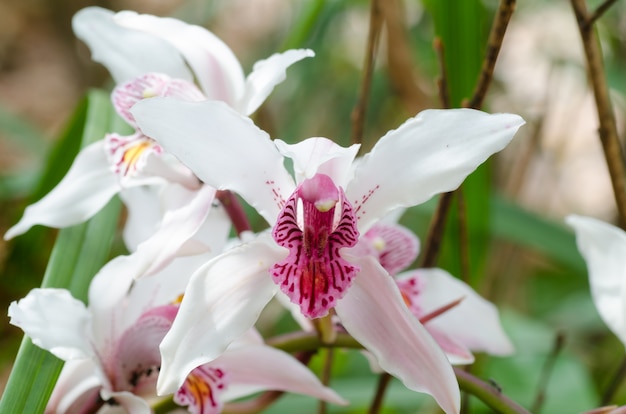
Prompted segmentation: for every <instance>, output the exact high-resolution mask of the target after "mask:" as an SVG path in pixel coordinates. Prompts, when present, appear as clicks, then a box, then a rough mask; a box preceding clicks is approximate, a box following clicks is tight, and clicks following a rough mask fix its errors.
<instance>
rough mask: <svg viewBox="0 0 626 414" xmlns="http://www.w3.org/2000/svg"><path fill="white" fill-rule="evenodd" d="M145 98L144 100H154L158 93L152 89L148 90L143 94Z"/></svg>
mask: <svg viewBox="0 0 626 414" xmlns="http://www.w3.org/2000/svg"><path fill="white" fill-rule="evenodd" d="M141 95H142V96H143V98H144V99H146V98H154V97H155V96H157V95H158V94H157V91H155V90H154V89H152V88H146V89H144V90H143V93H142V94H141Z"/></svg>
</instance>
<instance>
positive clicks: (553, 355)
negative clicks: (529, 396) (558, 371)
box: [531, 332, 565, 414]
mask: <svg viewBox="0 0 626 414" xmlns="http://www.w3.org/2000/svg"><path fill="white" fill-rule="evenodd" d="M564 345H565V334H564V333H563V332H558V333H557V335H556V337H555V338H554V345H553V347H552V351H551V352H550V355H548V357H547V358H546V362H545V363H544V365H543V369H542V370H541V377H540V378H539V383H538V384H537V394H536V396H535V402H534V403H533V407H532V409H531V411H532V412H533V413H535V414H539V412H540V411H541V407H542V406H543V403H544V401H545V398H546V389H547V388H548V383H549V382H550V376H551V375H552V372H553V371H554V365H555V363H556V360H557V358H558V356H559V354H560V353H561V351H562V350H563V346H564Z"/></svg>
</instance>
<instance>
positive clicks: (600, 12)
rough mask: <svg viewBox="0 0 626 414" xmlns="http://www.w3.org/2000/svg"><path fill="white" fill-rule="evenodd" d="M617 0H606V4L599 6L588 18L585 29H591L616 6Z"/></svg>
mask: <svg viewBox="0 0 626 414" xmlns="http://www.w3.org/2000/svg"><path fill="white" fill-rule="evenodd" d="M616 2H617V0H605V1H604V3H602V4H601V5H599V6H598V7H597V8H596V9H595V11H594V12H593V13H592V14H591V16H589V17H588V18H587V21H586V22H585V28H587V27H591V25H593V24H594V23H595V21H596V20H598V19H599V18H600V17H602V15H603V14H604V13H605V12H606V11H607V10H608V9H609V8H611V6H612V5H613V4H615V3H616Z"/></svg>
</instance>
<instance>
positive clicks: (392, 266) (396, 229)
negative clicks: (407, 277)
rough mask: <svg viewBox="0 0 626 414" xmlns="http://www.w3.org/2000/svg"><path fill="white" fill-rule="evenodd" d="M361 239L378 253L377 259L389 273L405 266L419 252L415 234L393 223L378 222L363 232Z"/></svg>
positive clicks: (396, 271) (391, 273)
mask: <svg viewBox="0 0 626 414" xmlns="http://www.w3.org/2000/svg"><path fill="white" fill-rule="evenodd" d="M363 239H365V240H366V241H368V242H369V243H371V245H372V246H373V248H374V250H375V251H376V252H377V253H378V261H379V262H380V264H381V265H382V267H384V268H385V270H386V271H387V273H389V274H390V275H395V274H397V273H398V272H399V271H401V270H402V269H405V268H407V267H408V266H409V265H410V264H411V263H413V261H414V260H415V259H416V258H417V254H418V253H419V239H418V238H417V236H416V235H415V234H413V232H412V231H410V230H409V229H407V228H406V227H403V226H400V225H398V224H395V223H382V222H379V223H377V224H376V225H374V226H373V227H372V228H371V229H369V231H368V232H367V233H365V235H364V236H363ZM363 239H362V240H361V242H363V241H364V240H363Z"/></svg>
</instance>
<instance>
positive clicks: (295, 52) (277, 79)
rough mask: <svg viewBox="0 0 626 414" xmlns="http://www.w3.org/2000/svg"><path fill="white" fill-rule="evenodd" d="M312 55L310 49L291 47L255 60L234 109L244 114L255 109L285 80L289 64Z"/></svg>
mask: <svg viewBox="0 0 626 414" xmlns="http://www.w3.org/2000/svg"><path fill="white" fill-rule="evenodd" d="M313 56H315V53H314V52H313V51H312V50H310V49H291V50H287V51H286V52H283V53H275V54H273V55H272V56H270V57H268V58H267V59H264V60H259V61H258V62H256V63H255V64H254V67H253V68H252V73H250V74H249V75H248V77H247V78H246V86H245V93H244V95H243V96H241V97H240V99H239V101H238V102H237V104H236V106H235V109H238V110H239V112H241V113H242V114H244V115H250V114H251V113H253V112H254V111H256V110H257V108H258V107H259V106H261V104H262V103H263V102H264V101H265V99H266V98H267V97H268V96H269V94H270V93H272V90H273V89H274V87H275V86H276V85H278V84H279V83H281V82H282V81H284V80H285V78H286V77H287V74H286V73H285V72H286V70H287V68H288V67H289V66H291V65H293V64H294V63H296V62H298V61H300V60H302V59H304V58H307V57H313Z"/></svg>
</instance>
